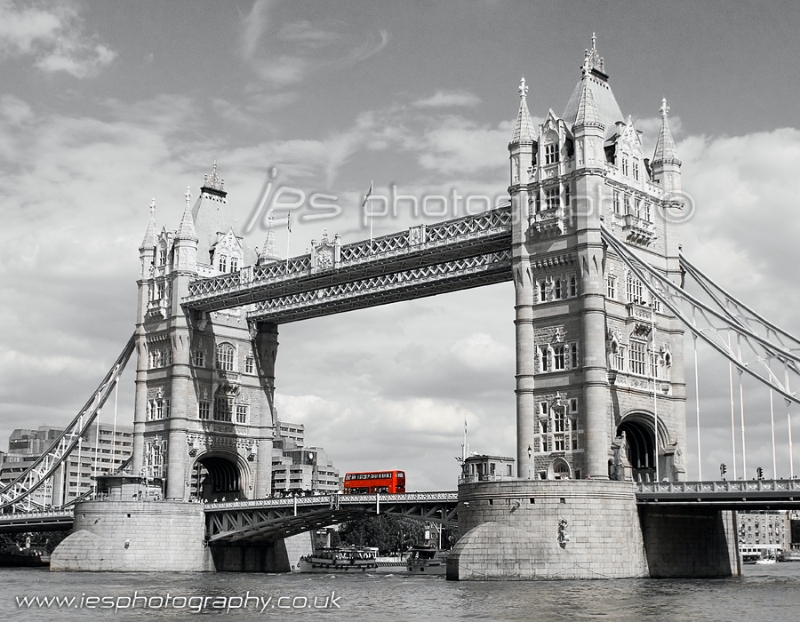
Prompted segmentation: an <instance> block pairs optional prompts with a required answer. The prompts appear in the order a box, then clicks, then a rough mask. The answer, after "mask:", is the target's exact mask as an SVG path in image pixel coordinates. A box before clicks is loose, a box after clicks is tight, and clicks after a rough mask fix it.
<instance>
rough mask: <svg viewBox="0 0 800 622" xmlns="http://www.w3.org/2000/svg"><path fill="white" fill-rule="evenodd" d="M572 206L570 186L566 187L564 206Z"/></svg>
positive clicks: (566, 185)
mask: <svg viewBox="0 0 800 622" xmlns="http://www.w3.org/2000/svg"><path fill="white" fill-rule="evenodd" d="M570 205H572V195H571V192H570V189H569V184H565V185H564V206H565V207H569V206H570Z"/></svg>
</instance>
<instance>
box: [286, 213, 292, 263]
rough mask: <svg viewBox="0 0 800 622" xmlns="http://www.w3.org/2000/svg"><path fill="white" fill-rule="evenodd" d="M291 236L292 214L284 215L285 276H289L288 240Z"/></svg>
mask: <svg viewBox="0 0 800 622" xmlns="http://www.w3.org/2000/svg"><path fill="white" fill-rule="evenodd" d="M291 235H292V212H289V213H288V214H286V274H289V240H290V239H291Z"/></svg>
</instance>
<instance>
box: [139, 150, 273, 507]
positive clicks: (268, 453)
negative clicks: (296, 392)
mask: <svg viewBox="0 0 800 622" xmlns="http://www.w3.org/2000/svg"><path fill="white" fill-rule="evenodd" d="M223 184H224V182H223V181H222V179H220V178H219V176H218V175H217V164H216V162H214V167H213V170H212V173H211V174H210V175H206V176H205V179H204V183H203V185H202V187H201V188H200V193H199V196H198V197H197V199H196V200H194V203H193V197H192V192H191V189H187V191H186V193H185V195H184V200H185V205H184V209H183V214H182V217H181V220H180V223H179V226H178V228H177V229H176V230H174V231H168V230H167V229H162V231H161V232H160V233H158V234H156V229H155V220H154V216H152V215H151V221H150V223H149V225H148V229H147V234H146V235H145V241H144V243H143V245H142V249H141V250H140V255H141V257H142V275H141V280H140V281H139V292H140V302H139V313H138V316H137V332H136V334H137V348H138V356H139V360H138V366H137V379H136V403H135V407H134V443H133V445H134V447H133V449H134V452H133V453H134V457H133V469H134V475H144V476H146V477H149V478H154V479H157V480H161V481H162V482H163V485H164V492H165V496H166V497H167V498H168V499H173V500H182V501H187V500H189V498H190V497H197V498H212V499H213V498H217V499H222V498H225V499H228V500H233V499H237V498H238V499H251V498H256V497H261V498H263V497H265V496H267V495H269V493H270V489H271V469H272V439H273V421H274V419H275V417H274V407H273V405H272V402H273V395H272V393H271V392H269V390H270V389H272V388H274V359H275V356H274V355H275V352H274V351H275V350H276V349H277V339H276V335H277V330H272V331H269V330H267V331H265V335H266V337H265V338H262V339H260V340H259V343H263V342H265V341H267V342H269V345H270V348H267V349H268V350H270V364H269V365H264V364H259V362H258V358H259V355H258V353H257V347H256V341H257V338H256V337H257V334H256V333H257V330H256V328H255V327H250V326H248V323H247V320H246V317H245V314H246V312H247V310H248V309H247V308H244V309H233V310H229V311H220V312H211V313H201V312H193V311H186V310H185V309H184V308H183V307H182V301H183V300H184V299H185V298H186V297H187V296H188V293H189V283H190V282H192V281H197V280H198V279H202V278H204V277H215V276H224V277H225V278H230V279H233V280H234V281H236V280H239V279H242V278H247V275H248V274H249V271H251V270H252V269H253V266H254V265H255V264H256V262H257V259H258V258H257V255H256V253H254V252H253V251H252V250H249V249H248V248H247V246H246V244H245V242H244V239H243V238H242V237H241V236H239V235H238V234H237V233H236V231H235V229H234V223H233V221H232V219H231V217H230V215H229V213H228V206H227V193H226V192H225V191H224V189H223V188H224V185H223ZM251 329H252V330H253V334H251Z"/></svg>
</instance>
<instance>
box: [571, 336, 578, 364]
mask: <svg viewBox="0 0 800 622" xmlns="http://www.w3.org/2000/svg"><path fill="white" fill-rule="evenodd" d="M569 366H570V368H571V369H575V368H576V367H578V344H577V342H575V343H571V344H570V345H569Z"/></svg>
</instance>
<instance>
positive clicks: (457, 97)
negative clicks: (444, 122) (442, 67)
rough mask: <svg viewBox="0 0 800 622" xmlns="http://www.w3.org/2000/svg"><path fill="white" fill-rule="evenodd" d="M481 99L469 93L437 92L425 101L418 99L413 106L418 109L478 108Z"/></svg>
mask: <svg viewBox="0 0 800 622" xmlns="http://www.w3.org/2000/svg"><path fill="white" fill-rule="evenodd" d="M480 103H481V98H480V97H478V96H477V95H475V94H474V93H470V92H469V91H437V92H436V93H435V94H433V95H431V96H430V97H426V98H424V99H418V100H417V101H415V102H414V103H413V104H412V106H416V107H417V108H449V107H455V106H468V107H471V106H477V105H478V104H480Z"/></svg>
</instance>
